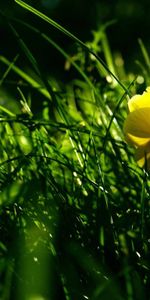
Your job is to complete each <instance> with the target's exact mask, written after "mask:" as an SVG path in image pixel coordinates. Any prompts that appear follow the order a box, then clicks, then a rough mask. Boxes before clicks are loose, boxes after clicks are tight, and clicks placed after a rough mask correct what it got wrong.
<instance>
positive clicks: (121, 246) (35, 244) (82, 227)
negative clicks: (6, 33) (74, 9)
mask: <svg viewBox="0 0 150 300" xmlns="http://www.w3.org/2000/svg"><path fill="white" fill-rule="evenodd" d="M16 2H17V3H18V4H20V5H22V6H23V7H24V8H26V9H28V10H29V11H30V12H32V13H34V14H36V15H37V17H39V18H42V19H43V20H44V21H46V22H48V23H49V26H54V27H55V28H57V30H59V31H60V32H61V34H67V36H68V37H69V38H72V39H73V41H75V42H78V44H79V45H80V47H79V48H77V47H76V46H75V45H74V49H75V53H74V55H72V56H70V55H69V53H67V52H66V50H64V49H62V48H61V46H60V45H59V42H56V41H53V40H52V39H51V38H50V37H49V36H48V35H47V34H45V33H44V32H41V31H40V29H39V28H35V27H33V26H32V25H30V24H26V23H25V22H24V23H23V22H21V21H18V20H9V21H10V22H9V26H10V30H11V32H12V34H14V39H15V41H16V42H18V43H19V44H20V53H21V54H23V55H25V56H26V58H27V59H28V64H29V67H28V69H22V68H21V67H20V62H21V58H20V57H19V56H18V55H17V56H16V57H15V58H13V59H12V61H10V60H9V59H8V58H7V57H4V56H1V57H0V65H1V70H2V71H1V73H0V76H1V77H0V83H1V89H2V91H3V95H4V102H3V103H1V104H0V134H1V140H0V143H1V155H0V171H1V172H0V220H1V221H0V252H1V256H0V275H1V280H0V299H2V300H5V299H25V300H47V299H66V300H73V299H92V300H99V299H102V300H104V299H106V300H107V299H109V298H110V297H111V299H112V300H113V299H114V300H116V299H120V300H123V299H126V300H135V299H142V300H143V299H147V297H148V295H149V275H150V274H149V273H150V272H149V268H150V266H149V219H150V215H149V205H150V202H149V174H148V173H147V172H146V171H144V170H142V169H140V168H139V167H138V166H137V164H136V162H135V160H134V155H133V154H134V150H133V149H132V148H130V147H129V146H128V145H127V144H126V142H125V139H124V134H123V124H124V120H125V118H126V117H127V114H128V111H127V101H128V99H129V96H132V95H134V94H135V93H137V92H138V91H139V90H141V89H142V88H143V87H145V86H146V85H147V83H148V74H149V70H148V67H147V62H148V61H149V58H148V54H147V51H146V49H145V47H144V45H143V43H142V42H140V46H141V50H142V52H143V62H141V65H142V68H143V70H144V71H143V72H142V71H141V69H140V68H139V74H132V73H131V72H130V74H127V73H126V70H125V62H124V61H123V58H122V56H121V54H116V56H115V55H114V54H113V53H112V52H111V47H110V45H109V41H108V39H107V35H106V27H107V26H104V27H102V29H99V30H98V31H97V32H94V33H93V40H92V41H90V42H89V41H88V42H85V43H83V42H82V41H80V40H79V39H78V38H76V37H75V36H74V35H73V34H72V33H70V32H68V31H67V30H66V29H64V28H63V27H61V26H60V25H59V24H57V23H55V22H54V21H53V20H51V19H49V18H48V17H46V16H45V15H43V14H42V13H40V12H38V11H36V10H34V9H33V8H32V7H30V6H29V5H27V4H25V3H24V2H22V1H20V0H17V1H16ZM18 24H19V26H22V27H25V28H26V30H28V32H29V34H31V35H33V36H34V35H35V36H40V37H41V43H48V44H49V47H54V49H55V50H54V51H57V52H58V54H59V55H62V56H63V57H64V74H65V73H66V72H68V73H69V72H70V71H72V69H74V70H75V76H74V78H73V79H71V80H68V81H67V82H66V83H63V82H61V80H58V79H56V78H55V77H53V76H52V74H49V75H48V76H47V75H46V74H45V73H44V72H43V69H42V68H41V65H40V63H39V62H38V60H37V59H36V55H34V53H32V51H31V50H30V46H29V45H28V44H27V43H26V42H25V40H24V37H23V36H21V34H20V33H19V26H18ZM108 25H110V24H108ZM35 36H34V38H35ZM101 56H102V57H104V61H103V60H102V59H101ZM14 77H15V84H14V85H15V92H14V90H11V89H10V91H11V101H10V103H9V101H8V103H6V100H5V99H6V98H5V97H8V95H7V92H8V91H7V89H8V88H9V87H10V86H11V85H10V83H11V82H12V81H11V80H14ZM13 82H14V81H13ZM13 93H14V94H13ZM13 101H14V103H15V105H14V106H13V105H12V102H13ZM37 104H38V105H39V108H38V111H37V110H36V105H37Z"/></svg>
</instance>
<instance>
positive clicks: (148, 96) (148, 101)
mask: <svg viewBox="0 0 150 300" xmlns="http://www.w3.org/2000/svg"><path fill="white" fill-rule="evenodd" d="M128 107H129V111H130V112H132V111H134V110H136V109H138V108H144V107H150V87H148V88H147V89H146V92H144V93H143V94H142V95H135V96H133V97H132V98H131V99H130V100H129V102H128Z"/></svg>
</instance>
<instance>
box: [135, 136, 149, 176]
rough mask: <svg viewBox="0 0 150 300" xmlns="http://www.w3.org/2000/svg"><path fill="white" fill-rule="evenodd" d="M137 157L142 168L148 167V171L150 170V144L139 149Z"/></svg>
mask: <svg viewBox="0 0 150 300" xmlns="http://www.w3.org/2000/svg"><path fill="white" fill-rule="evenodd" d="M135 157H136V160H137V163H138V165H139V166H140V167H144V165H146V166H147V169H149V170H150V142H148V143H147V144H144V145H142V146H140V147H138V149H137V150H136V154H135Z"/></svg>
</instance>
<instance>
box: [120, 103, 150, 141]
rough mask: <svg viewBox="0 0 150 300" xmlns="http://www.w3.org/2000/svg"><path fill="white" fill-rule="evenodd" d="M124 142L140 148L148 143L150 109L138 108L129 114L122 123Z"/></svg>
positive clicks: (149, 136) (149, 137) (149, 135)
mask: <svg viewBox="0 0 150 300" xmlns="http://www.w3.org/2000/svg"><path fill="white" fill-rule="evenodd" d="M124 133H125V137H126V140H127V141H128V142H129V143H131V144H133V145H135V146H140V145H143V144H146V143H148V142H149V141H150V107H147V108H140V109H137V110H134V111H133V112H131V113H129V115H128V116H127V119H126V121H125V123H124Z"/></svg>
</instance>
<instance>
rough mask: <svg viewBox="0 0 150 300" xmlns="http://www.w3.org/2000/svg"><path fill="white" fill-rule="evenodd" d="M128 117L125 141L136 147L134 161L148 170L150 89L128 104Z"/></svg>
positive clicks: (125, 126) (125, 125)
mask: <svg viewBox="0 0 150 300" xmlns="http://www.w3.org/2000/svg"><path fill="white" fill-rule="evenodd" d="M128 107H129V112H130V113H129V115H128V116H127V119H126V121H125V123H124V133H125V137H126V141H127V142H128V143H130V144H131V145H134V146H136V160H137V162H138V164H139V166H141V167H143V166H144V165H145V162H146V164H147V167H148V169H150V87H148V88H147V89H146V91H145V92H144V93H143V94H142V95H135V96H133V97H132V98H131V99H130V100H129V102H128Z"/></svg>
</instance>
